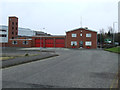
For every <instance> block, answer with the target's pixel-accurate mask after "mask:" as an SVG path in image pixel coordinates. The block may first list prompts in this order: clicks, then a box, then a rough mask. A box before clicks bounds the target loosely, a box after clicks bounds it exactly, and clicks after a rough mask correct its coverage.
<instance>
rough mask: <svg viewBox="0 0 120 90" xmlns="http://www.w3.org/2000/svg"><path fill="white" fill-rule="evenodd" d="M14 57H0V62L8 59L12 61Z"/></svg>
mask: <svg viewBox="0 0 120 90" xmlns="http://www.w3.org/2000/svg"><path fill="white" fill-rule="evenodd" d="M13 58H14V57H0V60H8V59H13Z"/></svg>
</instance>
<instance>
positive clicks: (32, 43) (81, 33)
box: [0, 16, 97, 48]
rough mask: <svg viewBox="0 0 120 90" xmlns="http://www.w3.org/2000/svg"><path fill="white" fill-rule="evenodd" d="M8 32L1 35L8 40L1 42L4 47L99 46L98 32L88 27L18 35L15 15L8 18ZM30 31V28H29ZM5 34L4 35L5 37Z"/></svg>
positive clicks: (0, 30)
mask: <svg viewBox="0 0 120 90" xmlns="http://www.w3.org/2000/svg"><path fill="white" fill-rule="evenodd" d="M8 22H9V23H8V32H6V35H3V31H5V30H3V29H0V32H2V33H0V34H1V35H0V37H1V38H4V39H5V38H7V39H6V40H7V42H4V41H3V42H0V44H1V45H2V46H4V47H44V48H47V47H54V48H58V47H59V48H97V32H95V31H92V30H89V29H88V28H77V29H74V30H71V31H67V32H66V35H50V34H46V33H43V32H40V33H37V34H35V33H36V32H33V33H34V34H31V35H29V36H27V35H26V36H25V34H24V36H21V35H18V18H17V17H15V16H13V17H9V20H8ZM28 31H29V30H28ZM3 36H4V37H3ZM5 36H6V37H5Z"/></svg>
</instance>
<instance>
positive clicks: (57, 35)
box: [33, 35, 66, 37]
mask: <svg viewBox="0 0 120 90" xmlns="http://www.w3.org/2000/svg"><path fill="white" fill-rule="evenodd" d="M65 36H66V35H53V36H33V37H65Z"/></svg>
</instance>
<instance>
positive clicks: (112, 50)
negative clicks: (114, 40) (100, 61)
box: [104, 47, 120, 54]
mask: <svg viewBox="0 0 120 90" xmlns="http://www.w3.org/2000/svg"><path fill="white" fill-rule="evenodd" d="M104 50H105V51H110V52H114V53H119V54H120V47H113V48H108V49H104Z"/></svg>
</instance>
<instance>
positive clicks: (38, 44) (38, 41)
mask: <svg viewBox="0 0 120 90" xmlns="http://www.w3.org/2000/svg"><path fill="white" fill-rule="evenodd" d="M35 47H43V39H36V40H35Z"/></svg>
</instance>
